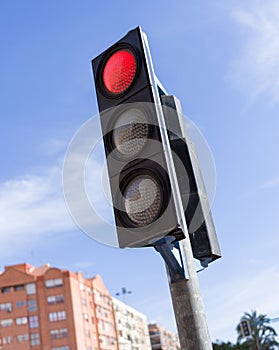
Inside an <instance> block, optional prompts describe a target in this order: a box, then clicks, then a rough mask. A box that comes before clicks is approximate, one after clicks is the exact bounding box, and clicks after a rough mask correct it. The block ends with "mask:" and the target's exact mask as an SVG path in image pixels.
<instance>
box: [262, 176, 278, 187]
mask: <svg viewBox="0 0 279 350" xmlns="http://www.w3.org/2000/svg"><path fill="white" fill-rule="evenodd" d="M278 187H279V177H276V178H274V179H271V180H269V181H266V182H264V183H263V184H262V185H261V188H262V189H275V188H278Z"/></svg>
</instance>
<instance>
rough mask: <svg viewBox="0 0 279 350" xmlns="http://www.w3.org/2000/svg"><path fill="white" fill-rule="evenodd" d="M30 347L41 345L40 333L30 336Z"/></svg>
mask: <svg viewBox="0 0 279 350" xmlns="http://www.w3.org/2000/svg"><path fill="white" fill-rule="evenodd" d="M30 345H31V346H35V345H40V335H39V333H31V334H30Z"/></svg>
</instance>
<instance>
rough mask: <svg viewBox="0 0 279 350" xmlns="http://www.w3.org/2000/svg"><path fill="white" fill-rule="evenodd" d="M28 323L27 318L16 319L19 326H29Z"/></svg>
mask: <svg viewBox="0 0 279 350" xmlns="http://www.w3.org/2000/svg"><path fill="white" fill-rule="evenodd" d="M27 323H28V319H27V317H18V318H16V324H17V325H18V326H19V325H21V324H27Z"/></svg>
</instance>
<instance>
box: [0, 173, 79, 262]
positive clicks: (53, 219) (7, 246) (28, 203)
mask: <svg viewBox="0 0 279 350" xmlns="http://www.w3.org/2000/svg"><path fill="white" fill-rule="evenodd" d="M0 212H1V217H0V254H1V256H2V257H5V256H11V255H12V254H15V251H17V250H18V249H19V250H22V249H24V247H25V246H26V245H27V244H28V245H30V244H31V243H32V241H34V242H40V244H42V243H43V239H44V237H45V236H46V235H47V234H51V233H57V232H61V231H65V230H69V229H72V228H73V227H74V224H73V222H72V220H71V218H70V216H69V214H68V212H67V209H66V206H65V203H64V198H63V192H62V184H61V168H60V167H58V166H54V167H52V168H50V169H48V170H45V171H44V173H43V174H40V175H25V176H21V177H19V178H15V179H11V180H9V181H6V182H3V183H1V184H0Z"/></svg>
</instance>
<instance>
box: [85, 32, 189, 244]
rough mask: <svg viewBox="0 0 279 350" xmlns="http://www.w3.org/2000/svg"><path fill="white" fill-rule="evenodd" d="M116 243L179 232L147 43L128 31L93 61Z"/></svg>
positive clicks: (140, 241)
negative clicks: (115, 227)
mask: <svg viewBox="0 0 279 350" xmlns="http://www.w3.org/2000/svg"><path fill="white" fill-rule="evenodd" d="M92 65H93V71H94V79H95V86H96V93H97V99H98V105H99V110H100V118H101V126H102V133H103V140H104V146H105V152H106V158H107V167H108V174H109V182H110V188H111V195H112V202H113V207H114V214H115V222H116V226H117V235H118V241H119V246H120V247H140V246H146V245H151V244H152V243H154V242H155V241H156V240H158V239H159V238H161V237H163V236H166V235H172V236H175V238H176V239H182V238H184V237H185V236H184V233H183V232H182V230H181V222H180V218H179V214H178V213H179V211H178V210H177V205H178V204H177V197H176V190H175V189H174V187H175V183H174V180H173V178H174V176H175V175H174V173H173V172H174V168H173V164H172V159H171V156H170V155H169V153H170V147H169V144H168V142H169V141H168V137H167V131H166V128H165V125H164V123H165V122H164V117H163V113H162V109H161V105H160V99H159V95H158V89H157V85H156V84H155V75H154V73H153V67H152V63H151V58H150V55H149V51H148V44H147V41H146V38H145V36H144V34H143V33H142V31H141V28H140V27H138V28H136V29H134V30H132V31H130V32H129V33H128V34H127V35H126V36H125V37H123V38H122V39H121V40H119V41H118V42H117V43H115V44H114V45H112V46H111V47H110V48H109V49H107V50H106V51H105V52H103V53H102V54H100V55H99V56H98V57H96V58H95V59H94V60H93V61H92Z"/></svg>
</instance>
